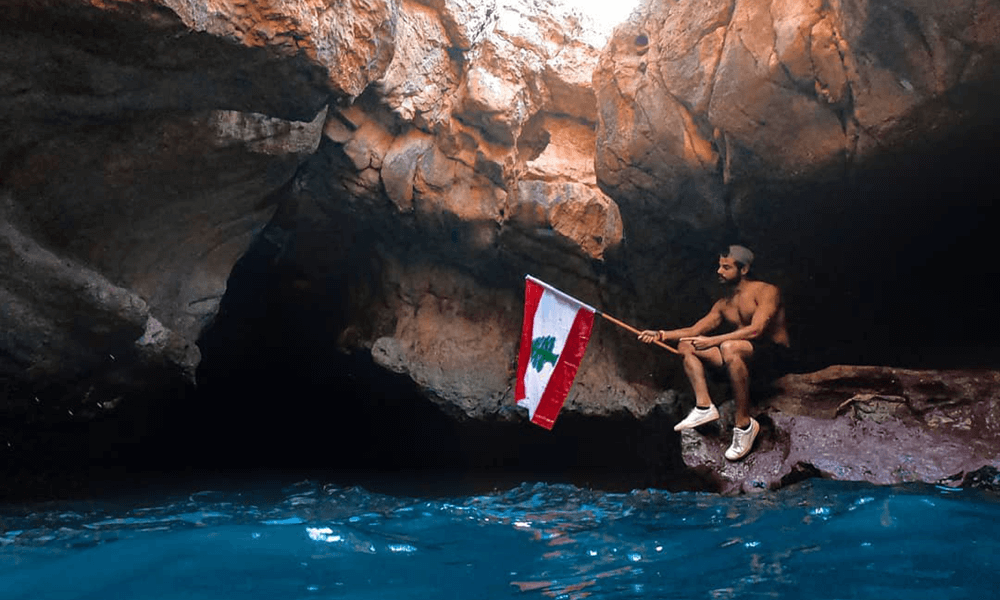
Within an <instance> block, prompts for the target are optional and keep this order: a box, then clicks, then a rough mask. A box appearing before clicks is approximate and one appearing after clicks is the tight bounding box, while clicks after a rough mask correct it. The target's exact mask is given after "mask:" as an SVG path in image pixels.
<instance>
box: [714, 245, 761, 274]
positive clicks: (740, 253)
mask: <svg viewBox="0 0 1000 600" xmlns="http://www.w3.org/2000/svg"><path fill="white" fill-rule="evenodd" d="M719 256H721V257H723V258H731V259H733V261H734V262H735V263H736V266H737V267H738V268H740V269H742V268H743V267H746V268H747V269H749V268H750V265H752V264H753V252H751V251H750V248H747V247H746V246H739V245H736V244H733V245H731V246H729V247H728V248H726V249H725V250H723V251H722V252H719Z"/></svg>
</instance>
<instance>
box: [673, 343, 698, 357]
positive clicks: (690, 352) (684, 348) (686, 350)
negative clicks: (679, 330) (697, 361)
mask: <svg viewBox="0 0 1000 600" xmlns="http://www.w3.org/2000/svg"><path fill="white" fill-rule="evenodd" d="M677 351H678V352H680V353H681V354H682V355H684V357H685V358H687V357H693V358H697V357H696V356H695V354H694V353H695V348H694V344H692V343H691V342H681V343H679V344H677Z"/></svg>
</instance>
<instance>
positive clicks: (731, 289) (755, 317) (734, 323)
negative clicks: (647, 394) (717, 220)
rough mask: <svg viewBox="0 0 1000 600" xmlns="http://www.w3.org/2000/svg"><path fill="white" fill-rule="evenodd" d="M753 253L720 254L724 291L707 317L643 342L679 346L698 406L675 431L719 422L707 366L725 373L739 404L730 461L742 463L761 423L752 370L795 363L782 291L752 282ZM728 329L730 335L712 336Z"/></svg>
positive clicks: (650, 333) (651, 334)
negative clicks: (753, 408)
mask: <svg viewBox="0 0 1000 600" xmlns="http://www.w3.org/2000/svg"><path fill="white" fill-rule="evenodd" d="M753 258H754V256H753V252H751V251H750V250H749V249H748V248H745V247H744V246H735V245H734V246H729V248H728V249H726V251H725V252H722V253H720V255H719V270H718V271H717V272H718V275H719V283H720V284H722V286H723V288H724V295H723V297H722V298H721V299H720V300H718V301H717V302H716V303H715V305H714V306H712V309H711V310H710V311H709V312H708V314H707V315H705V316H704V317H702V318H701V319H699V320H698V322H697V323H695V324H694V325H691V326H690V327H684V328H682V329H673V330H670V331H658V330H646V331H643V332H641V333H640V334H639V340H641V341H643V342H646V343H647V344H648V343H651V342H653V341H654V340H659V341H662V342H671V341H673V342H679V344H678V346H677V349H678V350H679V351H680V352H681V354H682V356H683V359H684V372H685V373H686V374H687V377H688V380H689V381H690V382H691V387H692V389H693V390H694V397H695V407H694V408H693V409H692V410H691V413H690V414H688V416H687V417H686V418H685V419H684V420H683V421H681V422H680V423H678V424H677V425H675V426H674V430H675V431H681V430H683V429H690V428H692V427H698V426H700V425H704V424H706V423H710V422H712V421H715V420H716V419H718V418H719V411H718V409H717V408H716V407H715V405H714V404H713V403H712V398H711V397H710V396H709V393H708V385H707V383H706V381H705V364H708V365H711V366H712V367H715V368H720V369H721V368H725V369H726V371H727V373H728V374H729V380H730V382H731V383H732V389H733V396H734V397H735V400H736V422H735V424H734V425H735V427H734V428H733V443H732V445H731V446H730V447H729V449H728V450H726V458H727V459H729V460H739V459H741V458H743V457H744V456H746V455H747V454H748V453H749V452H750V450H751V448H753V443H754V440H755V439H756V438H757V434H758V433H759V432H760V424H759V423H758V422H757V420H756V419H754V418H752V417H751V416H750V367H751V366H753V367H754V368H757V367H758V366H764V365H767V366H770V367H775V368H781V365H782V363H783V362H786V361H789V360H790V358H791V357H790V346H791V343H790V339H789V336H788V329H787V327H786V323H785V310H784V308H783V307H782V304H781V292H780V291H779V290H778V288H777V287H775V286H774V285H771V284H770V283H765V282H763V281H758V280H756V279H752V278H750V277H749V273H750V265H751V264H753ZM723 325H728V326H729V327H730V331H728V332H726V333H721V334H717V335H707V334H709V333H711V332H713V331H715V330H716V329H718V328H720V327H721V326H723Z"/></svg>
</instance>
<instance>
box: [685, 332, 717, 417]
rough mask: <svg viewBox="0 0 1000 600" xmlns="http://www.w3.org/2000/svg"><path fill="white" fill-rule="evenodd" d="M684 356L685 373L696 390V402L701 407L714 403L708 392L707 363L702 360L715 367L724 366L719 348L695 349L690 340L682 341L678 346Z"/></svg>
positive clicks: (692, 387)
mask: <svg viewBox="0 0 1000 600" xmlns="http://www.w3.org/2000/svg"><path fill="white" fill-rule="evenodd" d="M677 349H678V350H680V352H681V354H682V355H683V356H684V373H685V374H686V375H687V378H688V381H690V382H691V389H692V390H694V403H695V404H696V405H697V406H698V407H700V408H708V407H709V406H711V405H712V397H711V396H709V394H708V382H707V381H706V380H705V365H704V364H703V363H702V361H705V362H707V363H709V364H710V365H712V366H714V367H721V366H722V353H721V352H720V351H719V349H717V348H709V349H708V350H695V349H694V345H692V344H691V343H690V342H681V343H680V345H678V346H677Z"/></svg>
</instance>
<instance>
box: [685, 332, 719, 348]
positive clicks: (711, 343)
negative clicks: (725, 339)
mask: <svg viewBox="0 0 1000 600" xmlns="http://www.w3.org/2000/svg"><path fill="white" fill-rule="evenodd" d="M680 341H681V342H682V343H683V342H690V343H691V345H692V346H694V349H695V350H708V349H709V348H712V347H715V346H718V345H719V342H718V341H717V340H716V339H715V338H714V337H706V336H703V335H696V336H694V337H684V338H681V339H680Z"/></svg>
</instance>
